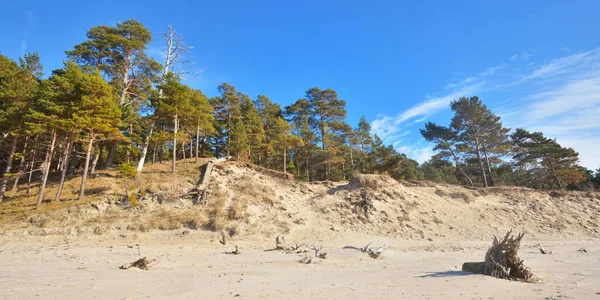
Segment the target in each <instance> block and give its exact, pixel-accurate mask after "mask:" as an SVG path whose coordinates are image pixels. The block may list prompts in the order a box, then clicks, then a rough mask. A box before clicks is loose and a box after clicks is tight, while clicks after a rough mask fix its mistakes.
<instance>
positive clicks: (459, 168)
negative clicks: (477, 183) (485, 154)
mask: <svg viewBox="0 0 600 300" xmlns="http://www.w3.org/2000/svg"><path fill="white" fill-rule="evenodd" d="M450 153H452V158H454V163H456V168H457V169H458V170H459V171H460V173H462V174H463V176H465V178H467V180H468V181H469V184H470V185H471V186H473V180H471V177H469V175H467V173H465V171H464V170H463V168H462V166H461V164H460V162H459V161H458V157H456V154H455V153H454V151H452V150H450Z"/></svg>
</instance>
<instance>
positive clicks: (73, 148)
mask: <svg viewBox="0 0 600 300" xmlns="http://www.w3.org/2000/svg"><path fill="white" fill-rule="evenodd" d="M71 153H72V155H71V163H70V164H69V172H68V174H69V175H73V174H75V169H76V168H77V163H78V162H79V160H78V157H77V144H76V143H75V141H73V144H72V145H71Z"/></svg>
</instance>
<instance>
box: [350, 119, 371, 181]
mask: <svg viewBox="0 0 600 300" xmlns="http://www.w3.org/2000/svg"><path fill="white" fill-rule="evenodd" d="M354 132H355V133H356V139H357V144H358V146H359V150H358V153H357V156H358V160H359V169H360V172H361V173H363V174H365V173H367V172H368V170H369V167H368V166H367V162H366V160H367V156H368V153H370V152H371V144H372V143H373V138H372V136H371V124H369V122H367V119H366V118H365V116H364V115H363V116H361V117H360V120H359V121H358V127H356V128H355V129H354Z"/></svg>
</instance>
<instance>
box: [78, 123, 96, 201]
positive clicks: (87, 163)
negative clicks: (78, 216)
mask: <svg viewBox="0 0 600 300" xmlns="http://www.w3.org/2000/svg"><path fill="white" fill-rule="evenodd" d="M94 139H95V134H94V131H93V130H90V140H89V141H88V146H87V152H86V154H85V166H84V167H83V175H82V176H81V184H80V185H79V196H78V197H77V200H81V199H83V196H85V181H86V180H87V173H88V168H89V167H90V156H91V155H92V146H93V144H94Z"/></svg>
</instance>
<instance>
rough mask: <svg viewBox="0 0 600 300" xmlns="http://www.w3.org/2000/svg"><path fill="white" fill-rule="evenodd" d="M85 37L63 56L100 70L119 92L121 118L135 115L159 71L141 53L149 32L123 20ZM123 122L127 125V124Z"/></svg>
mask: <svg viewBox="0 0 600 300" xmlns="http://www.w3.org/2000/svg"><path fill="white" fill-rule="evenodd" d="M87 37H88V40H87V41H85V42H83V43H81V44H79V45H76V46H75V49H73V50H70V51H67V52H66V53H67V55H68V56H69V57H71V58H73V59H75V60H76V61H77V62H78V63H79V64H81V65H85V66H91V67H95V68H98V69H100V70H101V71H102V73H103V74H104V76H105V77H106V78H107V80H108V81H109V82H111V84H112V85H113V87H114V89H115V90H116V91H117V92H118V94H119V105H120V106H121V109H122V110H123V117H125V118H129V117H131V116H134V115H136V111H137V109H139V105H140V103H139V102H140V101H144V100H145V99H146V98H147V97H146V95H147V94H149V91H150V90H151V86H152V83H155V82H157V81H158V76H157V73H158V72H160V70H161V66H160V64H159V63H158V62H156V61H155V60H154V59H152V58H150V57H149V56H147V55H146V53H145V50H146V47H147V45H149V44H150V42H151V41H152V34H151V33H150V31H149V30H148V29H147V28H146V27H145V26H144V25H143V24H142V23H140V22H139V21H136V20H126V21H124V22H121V23H117V26H116V27H109V26H104V25H101V26H96V27H93V28H92V29H90V30H89V31H88V33H87ZM125 124H126V125H127V127H128V128H129V127H130V124H131V123H130V122H125ZM126 131H127V130H126ZM116 147H117V144H116V143H112V144H111V146H110V150H109V153H108V156H107V158H106V161H105V163H104V167H109V166H111V165H112V161H113V159H114V155H115V151H116Z"/></svg>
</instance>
